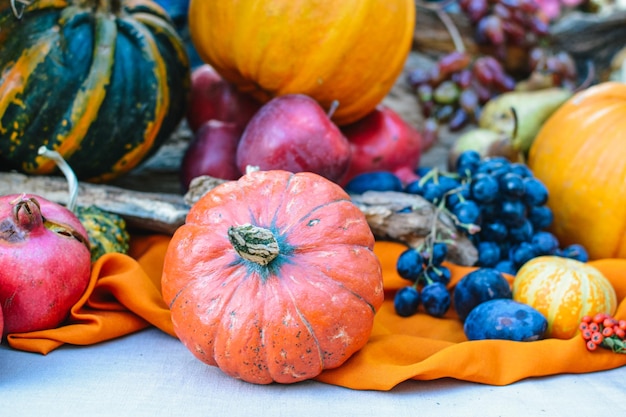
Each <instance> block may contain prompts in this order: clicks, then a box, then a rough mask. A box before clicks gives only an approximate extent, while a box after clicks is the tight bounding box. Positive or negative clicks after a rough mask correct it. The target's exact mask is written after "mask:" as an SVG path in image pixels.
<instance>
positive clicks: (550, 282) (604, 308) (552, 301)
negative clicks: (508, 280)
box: [513, 256, 617, 339]
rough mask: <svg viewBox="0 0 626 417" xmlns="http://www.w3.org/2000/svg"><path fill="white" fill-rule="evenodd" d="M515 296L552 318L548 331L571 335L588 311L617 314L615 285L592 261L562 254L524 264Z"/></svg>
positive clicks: (559, 335)
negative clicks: (586, 261)
mask: <svg viewBox="0 0 626 417" xmlns="http://www.w3.org/2000/svg"><path fill="white" fill-rule="evenodd" d="M513 299H514V300H515V301H519V302H521V303H525V304H528V305H530V306H532V307H534V308H535V309H537V310H538V311H539V312H540V313H542V314H543V315H544V316H545V317H546V319H547V320H548V330H547V335H548V336H549V337H554V338H557V339H569V338H571V337H572V336H574V335H575V334H576V333H577V331H578V325H579V323H580V320H581V319H582V317H583V316H585V315H594V314H596V313H606V314H614V313H615V309H616V308H617V296H616V294H615V289H614V288H613V286H612V285H611V283H610V282H609V280H608V279H606V277H604V275H602V273H601V272H600V271H599V270H598V269H596V268H595V267H593V266H592V265H590V264H587V263H583V262H580V261H577V260H574V259H568V258H564V257H559V256H540V257H537V258H534V259H532V260H530V261H528V262H527V263H526V264H524V265H523V266H522V267H521V268H520V269H519V271H518V272H517V275H516V276H515V280H514V281H513Z"/></svg>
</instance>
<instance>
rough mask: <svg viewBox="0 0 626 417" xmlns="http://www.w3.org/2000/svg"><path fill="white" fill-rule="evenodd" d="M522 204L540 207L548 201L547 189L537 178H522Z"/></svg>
mask: <svg viewBox="0 0 626 417" xmlns="http://www.w3.org/2000/svg"><path fill="white" fill-rule="evenodd" d="M524 185H525V192H524V197H523V198H524V202H525V203H526V204H528V205H529V206H542V205H544V204H546V202H547V201H548V189H547V188H546V186H545V185H543V183H542V182H541V181H539V180H538V179H537V178H534V177H533V178H524Z"/></svg>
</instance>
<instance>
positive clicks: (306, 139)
mask: <svg viewBox="0 0 626 417" xmlns="http://www.w3.org/2000/svg"><path fill="white" fill-rule="evenodd" d="M349 163H350V144H349V143H348V140H347V139H346V138H345V136H344V135H343V134H342V133H341V131H340V130H339V128H338V127H337V125H335V124H334V123H333V122H332V121H331V120H330V117H329V115H328V114H327V113H326V112H325V111H324V109H323V108H322V107H321V106H320V105H319V104H318V103H317V101H315V100H314V99H312V98H311V97H309V96H306V95H303V94H287V95H283V96H278V97H276V98H274V99H272V100H270V101H269V102H267V103H266V104H265V105H264V106H263V107H261V109H260V110H259V111H258V112H257V113H256V114H255V115H254V117H252V119H251V120H250V122H249V123H248V126H247V127H246V129H245V130H244V132H243V135H242V137H241V140H240V142H239V146H238V147H237V166H238V167H239V169H240V170H241V171H242V172H245V170H246V167H247V166H248V165H251V166H258V167H259V168H260V169H262V170H271V169H282V170H286V171H290V172H303V171H306V172H313V173H316V174H319V175H321V176H323V177H326V178H327V179H329V180H331V181H335V182H338V181H340V180H341V179H342V177H343V176H344V174H345V173H346V170H347V169H348V165H349Z"/></svg>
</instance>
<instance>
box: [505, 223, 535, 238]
mask: <svg viewBox="0 0 626 417" xmlns="http://www.w3.org/2000/svg"><path fill="white" fill-rule="evenodd" d="M534 233H535V229H534V227H533V224H532V223H531V222H530V220H528V219H524V221H523V222H522V224H521V225H520V226H517V227H511V228H509V239H510V240H511V241H512V242H514V243H519V242H530V240H531V239H532V237H533V234H534Z"/></svg>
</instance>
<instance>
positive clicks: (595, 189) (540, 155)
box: [528, 82, 626, 259]
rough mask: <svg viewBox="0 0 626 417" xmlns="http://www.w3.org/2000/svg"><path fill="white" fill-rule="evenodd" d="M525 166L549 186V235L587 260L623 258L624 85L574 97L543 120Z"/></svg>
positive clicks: (625, 210) (598, 87) (625, 235)
mask: <svg viewBox="0 0 626 417" xmlns="http://www.w3.org/2000/svg"><path fill="white" fill-rule="evenodd" d="M528 165H529V166H530V168H531V169H532V170H533V172H534V174H535V176H536V177H537V178H539V179H540V180H541V181H542V182H543V183H544V184H545V186H546V187H547V189H548V191H549V193H550V198H549V200H548V206H549V207H550V208H551V209H552V211H553V213H554V222H553V226H552V231H553V232H554V233H555V235H556V236H557V237H558V238H559V241H560V242H561V243H562V244H563V245H569V244H573V243H579V244H582V245H583V246H585V248H586V249H587V251H588V253H589V257H590V259H600V258H615V257H617V258H626V232H625V231H626V84H623V83H618V82H606V83H602V84H599V85H596V86H592V87H589V88H587V89H586V90H583V91H582V92H580V93H577V94H576V95H574V96H573V97H572V98H571V99H569V100H568V101H567V102H566V103H565V104H563V105H562V106H561V107H560V108H559V109H558V110H557V111H556V112H555V113H553V115H552V116H551V117H550V118H549V119H548V120H547V121H546V123H545V124H544V125H543V127H542V129H541V130H540V132H539V134H538V135H537V137H536V138H535V140H534V142H533V144H532V146H531V148H530V153H529V158H528Z"/></svg>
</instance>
